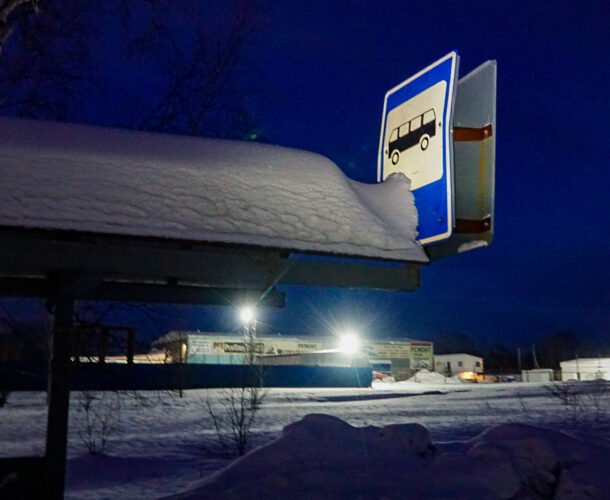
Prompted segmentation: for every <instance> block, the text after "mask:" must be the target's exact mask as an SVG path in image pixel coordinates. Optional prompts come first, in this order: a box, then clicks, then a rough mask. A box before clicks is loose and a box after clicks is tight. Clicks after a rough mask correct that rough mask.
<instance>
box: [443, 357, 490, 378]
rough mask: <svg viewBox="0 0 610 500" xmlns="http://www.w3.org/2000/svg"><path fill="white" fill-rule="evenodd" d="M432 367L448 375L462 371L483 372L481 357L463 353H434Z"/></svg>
mask: <svg viewBox="0 0 610 500" xmlns="http://www.w3.org/2000/svg"><path fill="white" fill-rule="evenodd" d="M434 368H435V370H436V371H437V372H439V373H441V374H443V375H446V376H449V377H451V376H453V375H457V374H458V373H464V372H472V373H483V358H480V357H479V356H473V355H472V354H464V353H460V354H441V355H435V356H434Z"/></svg>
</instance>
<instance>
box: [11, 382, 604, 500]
mask: <svg viewBox="0 0 610 500" xmlns="http://www.w3.org/2000/svg"><path fill="white" fill-rule="evenodd" d="M441 379H442V377H441ZM441 379H439V380H434V379H432V378H429V380H427V382H436V383H417V382H412V381H407V382H399V383H395V384H383V383H378V384H375V387H374V388H372V389H371V388H369V389H271V390H269V391H268V393H267V395H266V398H265V400H264V404H263V406H262V408H261V410H260V412H259V414H258V418H257V421H256V422H255V425H254V429H253V436H252V439H251V444H252V446H253V447H258V448H257V449H255V450H253V451H252V452H250V453H249V454H248V455H246V456H245V457H243V458H241V459H240V460H237V461H235V462H231V460H230V459H227V458H223V457H221V456H219V455H218V454H215V453H214V450H215V449H216V446H215V443H216V439H215V434H214V431H213V429H212V425H211V423H210V421H209V417H208V415H207V413H206V411H205V409H204V407H205V401H206V400H210V401H211V402H212V404H213V405H217V404H218V401H219V399H218V398H219V397H220V396H221V391H219V390H192V391H186V392H185V394H184V397H183V398H179V397H178V395H177V394H173V393H156V392H154V393H153V392H150V393H139V394H128V393H122V394H120V395H117V394H115V393H104V394H103V395H102V394H96V397H97V399H96V400H95V401H94V405H96V407H97V409H96V411H95V416H96V417H97V418H100V419H102V420H105V421H106V424H107V425H108V426H109V428H110V431H109V432H108V442H107V444H106V449H105V451H104V453H101V454H98V455H90V454H88V452H87V448H86V446H85V445H84V442H83V438H84V437H86V436H85V434H86V433H85V432H84V431H85V429H86V426H85V416H86V413H85V412H84V411H83V409H82V407H83V403H84V402H85V401H86V398H85V395H84V394H81V393H73V394H72V399H71V414H70V431H69V461H68V473H67V491H66V498H72V499H77V498H156V497H163V496H166V495H171V494H176V493H181V492H182V493H184V495H185V496H184V498H271V497H273V498H275V499H281V498H350V499H351V498H370V499H373V498H407V497H408V498H464V499H466V498H517V499H535V498H558V499H559V498H561V499H564V500H565V499H573V500H574V499H581V498H582V499H584V498H600V499H601V498H607V497H605V496H604V495H605V493H606V492H607V491H610V483H609V481H610V479H609V478H608V477H607V476H608V475H607V474H606V473H605V472H604V471H605V470H606V468H607V464H608V459H609V458H610V433H609V430H610V414H609V410H608V404H609V397H610V389H609V387H608V385H609V383H608V382H604V381H598V382H587V383H571V384H570V385H569V386H567V387H568V389H569V393H570V394H574V393H577V395H575V396H574V397H573V399H572V400H570V399H569V398H568V400H565V398H563V396H562V395H561V393H558V394H556V395H552V394H551V393H550V391H549V390H548V389H547V387H546V386H545V385H544V384H531V383H530V384H517V383H512V384H489V385H484V384H479V385H477V384H460V383H444V382H449V381H443V380H441ZM439 382H440V383H439ZM560 387H566V386H565V385H561V386H560ZM102 396H103V398H102ZM311 414H316V415H315V416H309V417H306V416H307V415H311ZM92 415H93V413H92ZM329 416H332V417H337V418H331V417H329ZM305 417H306V418H305ZM302 419H304V420H302ZM339 419H341V420H339ZM45 420H46V407H45V395H44V394H43V393H13V394H11V395H10V397H9V402H8V404H7V406H5V407H4V408H2V409H0V455H1V456H23V455H31V454H39V455H41V454H42V453H43V450H44V435H45ZM297 422H300V423H297ZM396 424H398V425H396ZM506 424H509V425H506ZM517 424H525V425H517ZM286 426H289V427H287V428H285V427H286ZM370 426H376V427H377V428H372V427H370ZM382 428H383V429H382ZM282 429H284V432H282ZM484 431H485V432H484ZM94 437H95V436H94ZM185 492H186V493H185Z"/></svg>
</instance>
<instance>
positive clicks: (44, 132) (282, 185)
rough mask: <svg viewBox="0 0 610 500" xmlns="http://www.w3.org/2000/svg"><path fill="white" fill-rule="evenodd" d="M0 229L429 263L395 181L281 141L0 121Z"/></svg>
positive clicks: (407, 195)
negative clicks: (347, 169) (349, 170)
mask: <svg viewBox="0 0 610 500" xmlns="http://www.w3.org/2000/svg"><path fill="white" fill-rule="evenodd" d="M0 178H1V179H2V190H1V191H0V226H18V227H26V228H42V229H64V230H75V231H87V232H99V233H106V234H119V235H134V236H151V237H162V238H175V239H181V240H190V241H205V242H213V243H234V244H247V245H260V246H265V247H278V248H286V249H290V250H297V251H312V252H328V253H334V254H340V255H352V256H362V257H373V258H386V259H396V260H402V261H418V262H426V261H427V258H426V256H425V254H424V252H423V250H422V248H421V246H420V245H419V244H418V243H416V242H415V239H416V237H417V232H416V227H417V211H416V209H415V204H414V200H413V195H412V193H411V192H410V189H409V187H410V185H409V181H408V179H407V178H406V177H404V176H402V175H397V176H393V177H391V178H390V179H389V180H388V181H386V182H385V183H383V184H381V185H364V184H359V183H356V182H354V181H351V180H349V179H348V178H346V177H345V176H344V175H343V174H342V172H341V170H340V169H339V168H338V167H337V166H336V165H335V164H334V163H332V162H331V161H330V160H328V159H326V158H324V157H322V156H319V155H316V154H313V153H308V152H304V151H299V150H293V149H287V148H282V147H278V146H271V145H264V144H256V143H250V142H248V143H246V142H237V141H222V140H213V139H201V138H194V137H179V136H169V135H160V134H151V133H145V132H134V131H125V130H113V129H102V128H97V127H90V126H83V125H73V124H61V123H50V122H38V121H30V120H20V119H14V118H0Z"/></svg>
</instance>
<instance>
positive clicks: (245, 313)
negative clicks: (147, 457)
mask: <svg viewBox="0 0 610 500" xmlns="http://www.w3.org/2000/svg"><path fill="white" fill-rule="evenodd" d="M239 319H240V320H241V322H242V323H243V324H244V325H249V324H250V323H251V322H252V321H254V308H253V307H250V306H244V307H242V308H241V309H240V310H239Z"/></svg>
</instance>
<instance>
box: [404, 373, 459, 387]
mask: <svg viewBox="0 0 610 500" xmlns="http://www.w3.org/2000/svg"><path fill="white" fill-rule="evenodd" d="M406 382H416V383H418V384H433V385H434V384H462V383H463V381H462V380H460V379H459V378H454V377H445V376H444V375H441V374H440V373H438V372H431V371H428V370H420V371H418V372H417V373H416V374H415V375H413V376H412V377H411V378H410V379H407V380H406Z"/></svg>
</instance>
